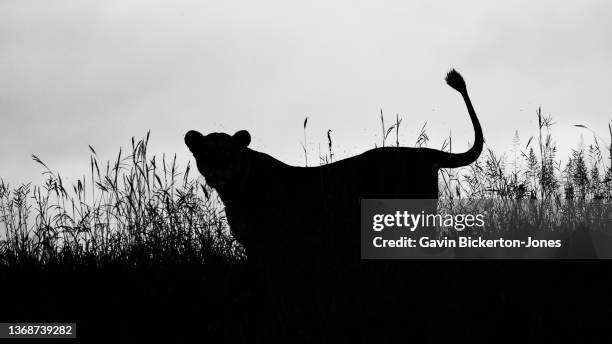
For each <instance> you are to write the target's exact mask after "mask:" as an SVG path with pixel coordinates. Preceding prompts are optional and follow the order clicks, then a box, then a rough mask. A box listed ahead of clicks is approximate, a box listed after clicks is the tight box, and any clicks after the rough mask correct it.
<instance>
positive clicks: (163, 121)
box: [0, 0, 612, 185]
mask: <svg viewBox="0 0 612 344" xmlns="http://www.w3.org/2000/svg"><path fill="white" fill-rule="evenodd" d="M610 18H612V2H610V1H607V0H602V1H587V0H583V1H563V2H560V1H552V0H551V1H543V0H538V1H503V2H502V1H465V0H463V1H387V2H383V1H370V2H362V1H329V0H325V1H299V2H293V1H287V0H278V1H177V0H173V1H166V2H162V1H152V0H146V1H145V0H143V1H128V0H120V1H109V0H105V1H84V0H76V1H59V0H57V1H44V0H41V1H29V0H15V1H9V0H2V1H0V129H1V131H0V157H1V158H2V161H1V162H0V177H2V178H3V179H4V180H5V181H8V182H9V183H11V184H13V185H14V184H17V183H21V182H26V181H33V182H34V183H35V184H39V183H41V181H42V177H41V175H40V172H41V171H42V170H41V168H40V167H39V166H37V165H36V164H35V163H34V162H33V161H32V160H31V157H30V155H31V154H36V155H38V156H39V157H40V158H41V159H42V160H43V161H45V162H46V163H47V165H49V167H51V168H52V169H53V170H58V171H60V172H61V173H62V175H64V176H66V177H78V176H80V175H82V174H87V173H88V170H89V158H88V156H89V149H88V147H87V145H88V144H90V145H92V146H93V147H94V148H95V149H96V150H97V151H98V154H99V156H100V157H101V158H102V159H103V160H106V159H113V158H114V157H115V156H116V153H117V151H118V150H119V147H120V146H122V145H123V146H127V145H128V144H129V142H130V138H131V137H132V136H137V137H139V136H143V135H145V134H146V132H147V130H151V148H152V150H153V151H154V152H157V153H161V152H166V153H167V154H174V153H177V154H178V160H179V162H180V163H181V164H182V165H184V164H185V163H186V162H187V161H188V159H190V158H191V157H190V155H189V154H188V150H187V148H186V147H185V146H184V144H183V135H184V133H185V132H186V131H187V130H189V129H196V130H199V131H201V132H203V133H208V132H212V131H222V132H229V133H233V132H235V131H236V130H239V129H247V130H249V132H250V133H251V135H252V138H253V140H252V145H251V146H252V148H254V149H256V150H260V151H264V152H266V153H269V154H271V155H273V156H275V157H277V158H279V159H280V160H282V161H285V162H287V163H291V164H303V162H304V161H303V160H304V157H303V153H302V148H301V142H302V140H303V139H302V136H303V134H302V123H303V120H304V117H305V116H308V117H309V127H308V148H309V151H310V159H311V161H312V160H315V159H316V156H317V154H318V145H319V143H320V144H321V145H322V146H324V145H325V142H326V138H325V135H326V132H327V129H332V131H333V138H334V142H335V143H334V144H335V149H336V153H337V156H338V157H348V156H350V155H355V154H359V153H361V152H363V151H365V150H366V149H369V148H372V147H373V146H374V144H375V143H378V144H380V134H379V132H380V122H379V111H380V108H382V109H383V111H384V113H385V115H386V117H387V121H388V122H391V121H392V119H393V118H394V117H395V114H396V113H399V115H400V117H401V118H403V127H402V128H401V129H400V141H401V143H402V144H404V145H413V144H414V142H415V139H416V136H417V132H418V130H419V128H420V127H421V126H422V125H423V123H424V122H426V121H427V122H428V125H427V126H428V129H429V130H428V135H429V137H430V139H431V142H430V146H431V147H435V148H438V147H439V146H440V145H441V144H442V142H443V140H444V138H445V137H447V136H448V134H449V132H451V131H452V136H453V142H454V149H456V150H463V149H466V148H467V147H468V141H472V140H473V131H472V129H471V124H470V122H469V118H468V115H467V113H466V110H465V106H464V104H463V102H462V100H461V98H460V96H459V94H458V93H456V92H455V91H453V90H452V89H450V88H449V87H448V86H446V85H445V84H444V80H443V78H444V75H445V73H446V72H447V71H448V69H449V68H451V67H455V68H456V69H457V70H458V71H459V72H461V73H462V74H463V76H464V78H465V79H466V81H467V84H468V90H469V91H470V94H471V97H472V100H473V102H474V104H475V107H476V110H477V112H478V114H479V117H480V120H481V122H482V126H483V130H484V134H485V139H486V141H487V144H488V145H489V146H490V147H492V148H493V149H495V150H496V151H498V152H504V151H506V152H508V151H509V150H510V147H511V142H512V137H513V134H514V131H515V130H518V131H519V134H520V137H521V140H522V144H523V145H524V144H525V143H526V142H527V139H528V138H529V137H530V136H531V135H534V134H535V133H536V130H537V121H536V117H535V110H536V108H537V107H538V106H542V108H543V110H544V112H545V113H547V114H548V113H550V114H552V115H553V117H554V118H555V119H556V122H557V124H556V125H555V126H554V138H555V139H556V141H557V143H558V145H559V149H560V152H561V155H562V156H564V157H565V156H566V155H567V152H569V150H570V148H574V147H576V146H577V145H578V143H579V141H580V135H581V134H584V141H585V143H587V144H588V143H590V142H591V138H592V134H591V133H589V132H588V131H585V130H583V129H579V128H575V127H573V124H576V123H581V124H585V125H588V126H590V127H592V128H593V129H595V131H596V132H597V133H598V134H599V135H601V136H604V137H606V134H607V123H608V121H610V120H611V119H612V104H611V103H612V96H611V95H610V89H611V87H610V82H611V80H612V66H611V64H610V63H611V61H612V21H611V20H610ZM608 140H609V138H608ZM608 143H609V142H608Z"/></svg>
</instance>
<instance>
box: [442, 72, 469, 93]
mask: <svg viewBox="0 0 612 344" xmlns="http://www.w3.org/2000/svg"><path fill="white" fill-rule="evenodd" d="M446 83H447V84H448V86H450V87H452V88H454V89H455V90H457V91H459V92H460V93H464V92H466V87H465V81H464V80H463V77H462V76H461V74H459V72H457V71H456V70H454V69H451V70H450V71H449V72H448V74H446Z"/></svg>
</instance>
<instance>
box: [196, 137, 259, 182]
mask: <svg viewBox="0 0 612 344" xmlns="http://www.w3.org/2000/svg"><path fill="white" fill-rule="evenodd" d="M249 143H251V135H250V134H249V132H248V131H246V130H240V131H238V132H236V133H235V134H234V135H232V136H230V135H228V134H225V133H211V134H208V135H202V134H201V133H199V132H197V131H195V130H190V131H189V132H187V134H185V144H186V145H187V147H189V150H190V151H191V153H193V156H194V157H195V160H196V164H197V166H198V170H199V171H200V173H202V175H203V176H204V178H205V179H206V183H207V184H208V185H210V186H211V187H213V188H215V189H216V190H217V191H223V190H225V189H226V188H227V187H228V185H231V184H232V183H234V182H236V181H240V180H243V179H244V177H245V176H246V173H247V172H248V169H247V168H246V167H247V166H246V164H247V161H248V159H247V151H248V148H247V147H248V145H249Z"/></svg>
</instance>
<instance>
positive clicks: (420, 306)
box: [0, 260, 612, 343]
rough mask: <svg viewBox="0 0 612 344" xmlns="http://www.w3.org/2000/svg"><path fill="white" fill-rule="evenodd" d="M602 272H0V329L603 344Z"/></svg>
mask: <svg viewBox="0 0 612 344" xmlns="http://www.w3.org/2000/svg"><path fill="white" fill-rule="evenodd" d="M611 272H612V264H611V263H610V262H609V261H607V260H599V261H561V260H558V261H553V260H549V261H544V260H541V261H510V260H505V261H504V260H499V261H456V260H454V261H453V260H448V261H433V260H432V261H408V260H407V261H362V262H360V264H359V266H358V267H355V268H354V269H353V270H352V271H350V272H347V271H344V272H338V271H336V272H334V273H333V274H332V273H330V274H326V275H325V276H324V277H323V276H321V275H318V274H314V273H311V272H307V271H303V270H302V271H297V272H292V273H287V272H283V273H282V274H281V273H276V274H272V273H271V275H267V276H268V277H263V278H259V280H261V279H264V280H266V281H267V282H271V283H266V284H261V283H259V282H256V281H257V280H258V278H256V277H253V276H262V275H263V276H266V275H265V274H264V273H262V272H261V271H256V272H255V271H250V272H249V271H248V270H247V268H246V266H245V265H244V264H237V263H234V264H229V263H215V264H212V263H211V264H208V265H180V266H166V267H164V268H160V267H156V268H128V267H121V266H109V267H107V268H74V269H69V268H67V267H65V266H63V267H48V268H45V269H41V268H27V267H22V268H19V269H17V268H12V269H2V270H0V281H1V283H2V284H1V287H0V292H1V294H0V295H1V298H2V299H1V300H2V301H1V302H2V304H1V307H0V322H45V321H47V322H76V323H77V336H78V340H79V341H81V342H82V341H87V342H89V341H107V342H109V341H112V342H117V341H122V342H123V341H131V340H137V341H138V342H141V341H145V340H153V339H155V340H156V341H157V342H165V343H169V342H193V339H194V338H197V339H201V340H198V342H210V343H217V342H269V340H270V339H285V340H284V342H291V343H293V342H348V341H351V342H363V343H373V342H375V343H380V342H386V341H388V340H396V341H399V342H418V343H427V342H440V341H441V340H443V339H451V340H468V341H474V340H486V341H487V342H500V341H506V340H509V339H513V338H516V339H517V340H518V341H519V342H523V341H528V340H543V341H544V340H545V341H546V342H549V341H551V340H552V339H565V340H569V341H570V342H581V343H585V342H590V341H594V342H608V343H609V342H610V340H612V327H611V324H612V282H611V279H610V273H611ZM20 342H23V341H20Z"/></svg>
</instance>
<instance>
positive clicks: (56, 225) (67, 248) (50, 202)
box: [0, 133, 242, 265]
mask: <svg viewBox="0 0 612 344" xmlns="http://www.w3.org/2000/svg"><path fill="white" fill-rule="evenodd" d="M148 143H149V134H148V133H147V135H146V137H145V138H143V139H141V140H139V141H137V142H136V141H135V140H134V138H132V141H131V152H130V154H128V155H126V156H124V154H123V152H122V151H121V150H120V151H119V153H118V156H117V158H116V159H115V160H114V161H112V162H110V161H107V162H106V163H105V164H101V163H100V161H99V158H98V156H97V154H96V151H95V150H94V149H93V147H91V146H90V150H91V156H90V167H91V168H90V171H89V176H88V177H86V176H84V177H82V178H81V179H79V180H77V181H76V183H73V184H71V185H67V184H66V183H65V181H64V180H63V179H62V177H61V176H60V174H59V173H55V172H52V171H51V169H50V168H49V167H47V165H46V164H45V163H44V162H43V161H42V160H41V159H39V158H38V157H37V156H33V159H34V161H36V162H37V163H38V164H40V166H42V168H43V169H44V172H43V175H44V178H45V181H44V184H43V185H42V186H34V187H32V186H31V184H26V185H22V186H20V187H17V188H15V189H11V187H10V186H9V185H7V184H5V183H4V181H2V182H0V224H2V227H4V231H3V233H2V234H0V239H1V240H0V264H2V265H17V264H28V263H35V264H36V263H43V264H54V263H58V264H61V263H78V264H94V265H96V264H105V263H126V264H158V263H174V262H179V261H181V262H183V261H205V260H206V259H213V258H219V257H227V258H238V259H239V258H240V257H241V256H242V251H241V248H240V246H239V245H237V244H236V243H235V241H234V240H233V238H232V237H231V234H230V232H229V229H228V226H227V224H226V219H225V217H224V214H223V211H222V207H221V206H220V201H219V199H218V197H217V196H216V194H214V192H213V191H212V190H211V189H210V188H209V187H207V186H206V185H205V184H204V183H202V182H200V181H199V179H198V178H196V177H195V176H193V175H192V169H191V166H190V165H189V164H187V166H186V167H185V168H184V169H182V170H179V168H178V166H177V163H176V156H174V157H172V158H171V159H167V158H166V156H165V155H164V156H162V157H161V159H158V158H157V157H155V156H154V157H149V156H148V155H147V147H148ZM196 172H197V171H196ZM0 228H1V227H0Z"/></svg>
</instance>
